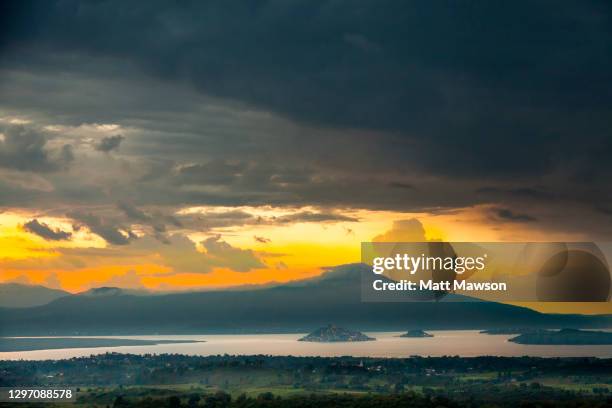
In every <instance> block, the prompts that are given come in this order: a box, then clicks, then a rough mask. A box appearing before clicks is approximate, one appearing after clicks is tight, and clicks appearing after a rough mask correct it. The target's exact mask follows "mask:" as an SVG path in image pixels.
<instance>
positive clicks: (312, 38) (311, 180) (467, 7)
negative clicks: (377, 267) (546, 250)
mask: <svg viewBox="0 0 612 408" xmlns="http://www.w3.org/2000/svg"><path fill="white" fill-rule="evenodd" d="M2 7H3V9H2V10H0V11H1V12H0V19H1V20H0V27H1V28H0V30H2V32H1V35H0V53H1V54H2V56H6V57H7V58H2V62H1V63H0V70H1V71H0V73H2V75H3V76H2V77H0V91H5V94H6V95H7V102H5V103H2V106H3V107H5V108H6V107H9V108H10V107H11V104H13V110H14V111H17V112H19V111H20V110H24V111H27V110H28V109H31V110H38V111H43V112H46V113H47V115H48V116H49V117H51V118H53V119H54V120H55V119H56V118H57V120H65V121H66V122H69V123H72V124H76V125H78V124H81V123H84V122H87V121H89V122H90V123H102V122H103V121H107V122H108V123H124V124H127V125H129V126H134V127H139V126H141V127H142V128H143V129H144V130H143V133H144V134H143V135H141V136H139V137H138V136H137V137H132V135H130V136H129V138H130V143H129V145H126V146H121V149H122V153H125V154H126V157H127V155H128V154H130V153H131V154H133V155H135V156H138V158H139V159H141V158H143V157H144V158H146V159H147V163H148V164H147V165H148V170H147V171H140V172H138V171H134V168H135V167H132V168H130V169H128V170H126V171H125V173H126V177H124V178H121V177H118V178H117V179H116V180H113V183H112V187H109V185H102V186H101V185H94V186H89V187H88V188H87V189H86V188H83V187H82V186H80V185H79V186H78V188H77V187H76V186H74V183H68V182H65V183H57V185H56V188H57V192H56V193H55V194H56V195H58V196H59V195H61V194H63V196H62V197H63V198H65V199H66V200H74V199H75V197H77V198H78V199H79V200H83V199H84V198H88V197H91V198H90V199H91V200H92V201H96V200H99V201H101V200H113V202H116V201H117V199H118V198H115V197H119V199H125V200H133V201H134V202H137V203H138V205H141V204H142V205H148V204H159V205H166V204H167V205H177V204H178V203H180V204H181V205H184V204H210V205H262V204H274V205H287V206H295V205H317V206H329V207H341V206H350V207H364V208H373V209H401V210H407V211H410V210H422V209H425V210H427V209H436V208H444V207H459V206H468V205H474V204H479V203H491V202H492V203H503V204H499V205H503V206H504V207H507V208H508V209H510V208H511V209H512V211H516V210H515V207H514V204H517V203H520V202H522V201H524V200H530V202H531V201H541V202H542V203H541V205H544V203H545V202H548V203H553V202H554V204H556V205H558V206H561V207H562V206H563V205H564V204H565V203H566V202H572V203H574V202H582V203H584V202H597V203H600V204H598V205H601V206H602V207H605V208H607V207H609V206H611V205H612V194H610V189H609V187H608V185H607V180H609V178H610V177H611V176H612V164H611V163H612V161H611V160H610V159H609V158H610V157H611V156H612V138H610V136H609V133H610V130H609V129H610V117H612V116H611V111H612V77H611V75H610V72H612V54H611V53H610V52H609V50H610V48H611V46H612V33H611V32H612V23H611V21H612V19H610V16H611V15H612V13H611V7H612V6H611V5H609V4H607V3H605V2H596V1H567V2H563V3H558V2H552V1H534V2H521V1H518V2H495V3H494V2H476V3H475V2H429V1H414V2H401V1H382V2H361V1H357V2H355V1H342V0H341V1H323V0H322V1H308V2H301V1H288V2H268V1H257V2H231V1H230V2H199V1H198V2H181V3H179V4H174V3H172V4H170V3H165V2H157V1H151V2H146V3H129V2H127V3H126V2H118V1H107V2H91V3H82V2H77V1H71V0H67V1H55V2H42V1H41V2H39V1H21V2H17V1H13V2H3V3H2ZM58 73H61V74H62V75H58ZM1 79H4V81H2V80H1ZM24 89H29V90H30V91H29V92H26V91H24ZM185 89H189V91H185ZM192 89H194V90H195V91H193V90H192ZM6 91H8V92H6ZM199 97H201V98H205V101H204V102H203V99H199ZM211 101H212V102H211ZM206 104H208V105H207V107H203V106H202V105H206ZM211 106H212V107H211ZM253 112H259V114H260V115H259V116H257V115H256V114H253ZM270 117H271V118H272V119H270ZM124 134H127V133H124ZM107 137H108V136H107ZM111 137H112V136H111ZM116 144H117V146H118V145H119V144H120V141H118V142H117V143H116ZM75 146H76V145H75ZM98 147H100V145H98ZM113 148H114V147H113ZM113 148H110V149H109V150H113ZM129 149H133V150H131V151H130V150H129ZM69 150H70V152H72V150H71V149H69ZM34 151H36V149H34ZM77 152H78V151H77ZM122 156H123V155H122ZM66 157H71V155H70V153H67V156H66ZM72 157H73V156H72ZM161 157H163V159H161ZM142 162H144V160H142ZM143 166H144V165H143ZM43 167H44V166H43ZM126 169H127V166H126ZM132 174H133V175H134V176H137V177H138V182H136V181H134V178H130V176H132ZM124 180H130V181H129V182H128V181H124ZM390 180H393V182H391V183H390ZM122 182H124V185H122V184H121V183H122ZM482 186H489V187H485V188H480V187H482ZM479 188H480V189H479ZM477 190H478V193H477V194H474V191H477ZM106 191H111V192H112V193H113V197H112V198H108V197H106V196H103V197H102V198H101V195H102V194H103V193H102V192H106ZM109 196H110V194H109ZM83 197H84V198H83ZM58 201H60V200H59V198H58ZM590 207H592V205H590ZM516 208H521V206H518V205H517V206H516ZM530 212H531V211H530ZM512 214H514V213H512ZM534 214H538V215H537V218H538V220H539V221H540V220H541V219H540V216H539V212H537V211H534ZM497 216H498V217H499V218H502V217H503V216H501V215H499V214H498V215H497ZM315 218H316V217H315ZM211 222H213V221H211ZM215 222H216V221H215ZM228 222H229V221H228Z"/></svg>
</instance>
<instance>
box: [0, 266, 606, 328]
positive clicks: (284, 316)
mask: <svg viewBox="0 0 612 408" xmlns="http://www.w3.org/2000/svg"><path fill="white" fill-rule="evenodd" d="M362 274H368V275H367V276H371V275H372V274H371V272H369V269H368V268H367V266H365V265H362V264H353V265H345V266H341V267H338V268H335V269H333V270H331V271H329V272H327V273H325V274H323V275H321V276H319V277H317V278H314V279H309V280H305V281H301V282H293V283H289V284H283V285H278V286H272V287H262V288H247V289H243V290H232V291H207V292H193V293H175V294H164V295H149V296H146V295H142V294H140V295H134V294H129V293H126V292H124V291H123V290H121V289H117V288H102V289H101V290H95V291H93V292H92V291H89V292H86V293H83V294H79V295H70V296H63V297H60V298H58V299H55V300H53V301H51V302H50V303H48V304H46V305H42V306H36V307H29V308H21V309H14V308H11V309H8V308H0V335H77V334H83V335H85V334H87V335H105V334H106V335H110V334H122V335H125V334H156V333H160V334H170V333H176V334H185V333H266V332H267V333H270V332H310V331H312V330H314V329H316V328H317V327H321V326H326V325H328V324H330V323H331V324H335V325H338V326H341V327H351V328H353V329H355V330H359V331H375V330H397V331H406V330H409V329H425V330H432V329H490V328H509V327H540V328H561V327H575V328H603V327H612V316H611V315H600V316H586V315H561V314H544V313H539V312H536V311H533V310H530V309H527V308H523V307H517V306H512V305H506V304H501V303H493V302H481V301H476V300H474V299H471V298H465V297H459V296H456V295H449V296H448V297H446V298H444V299H442V300H441V301H439V302H388V303H382V302H380V303H367V302H362V299H361V285H362ZM99 289H100V288H99ZM92 294H93V295H92ZM451 297H454V299H452V300H458V301H456V302H452V301H449V300H451Z"/></svg>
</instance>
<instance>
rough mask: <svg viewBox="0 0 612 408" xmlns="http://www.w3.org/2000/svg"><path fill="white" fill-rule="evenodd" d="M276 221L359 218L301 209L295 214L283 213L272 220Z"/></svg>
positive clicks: (337, 220)
mask: <svg viewBox="0 0 612 408" xmlns="http://www.w3.org/2000/svg"><path fill="white" fill-rule="evenodd" d="M273 221H274V222H276V223H280V224H284V223H297V222H342V221H347V222H356V221H359V219H357V218H355V217H349V216H347V215H344V214H337V213H331V212H319V213H315V212H311V211H301V212H298V213H295V214H290V215H284V216H282V217H276V218H275V219H274V220H273Z"/></svg>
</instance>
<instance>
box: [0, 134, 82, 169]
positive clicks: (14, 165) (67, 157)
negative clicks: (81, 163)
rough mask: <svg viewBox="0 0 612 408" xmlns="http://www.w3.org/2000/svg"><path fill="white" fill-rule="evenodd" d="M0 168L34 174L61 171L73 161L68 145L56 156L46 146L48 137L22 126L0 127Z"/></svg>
mask: <svg viewBox="0 0 612 408" xmlns="http://www.w3.org/2000/svg"><path fill="white" fill-rule="evenodd" d="M0 135H1V137H0V167H4V168H8V169H15V170H22V171H34V172H50V171H56V170H59V169H61V168H62V167H63V166H64V165H66V164H68V163H69V162H71V161H72V160H74V156H73V155H72V148H71V146H70V145H64V146H63V147H62V149H61V151H60V152H59V154H58V155H57V157H54V152H51V151H50V149H49V148H48V146H47V142H48V137H47V136H46V135H45V134H44V133H43V132H41V131H40V130H38V129H33V128H31V127H27V126H24V125H0Z"/></svg>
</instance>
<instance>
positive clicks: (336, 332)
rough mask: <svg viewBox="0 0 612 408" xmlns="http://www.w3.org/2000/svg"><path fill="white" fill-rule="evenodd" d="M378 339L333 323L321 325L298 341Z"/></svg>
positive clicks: (333, 341)
mask: <svg viewBox="0 0 612 408" xmlns="http://www.w3.org/2000/svg"><path fill="white" fill-rule="evenodd" d="M373 340H376V339H375V338H373V337H368V336H366V335H365V334H363V333H361V332H358V331H352V330H348V329H344V328H342V327H336V326H334V325H332V324H330V325H328V326H326V327H321V328H320V329H317V330H315V331H313V332H312V333H310V334H309V335H307V336H304V337H302V338H301V339H299V340H298V341H312V342H319V343H335V342H342V341H344V342H353V341H373Z"/></svg>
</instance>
